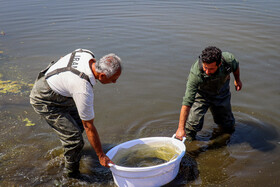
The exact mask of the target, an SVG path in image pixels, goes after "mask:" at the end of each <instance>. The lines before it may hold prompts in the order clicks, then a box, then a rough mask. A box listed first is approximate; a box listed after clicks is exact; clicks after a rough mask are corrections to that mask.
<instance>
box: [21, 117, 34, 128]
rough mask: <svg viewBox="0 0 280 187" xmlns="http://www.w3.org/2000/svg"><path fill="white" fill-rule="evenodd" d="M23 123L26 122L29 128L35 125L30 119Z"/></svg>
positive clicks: (24, 120)
mask: <svg viewBox="0 0 280 187" xmlns="http://www.w3.org/2000/svg"><path fill="white" fill-rule="evenodd" d="M22 121H23V122H26V124H25V126H27V127H30V126H34V125H35V123H32V121H30V119H28V118H24V119H23V120H22Z"/></svg>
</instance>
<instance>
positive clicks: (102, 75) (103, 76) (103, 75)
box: [99, 73, 107, 80]
mask: <svg viewBox="0 0 280 187" xmlns="http://www.w3.org/2000/svg"><path fill="white" fill-rule="evenodd" d="M99 77H100V80H104V79H106V78H107V76H106V74H105V73H100V74H99Z"/></svg>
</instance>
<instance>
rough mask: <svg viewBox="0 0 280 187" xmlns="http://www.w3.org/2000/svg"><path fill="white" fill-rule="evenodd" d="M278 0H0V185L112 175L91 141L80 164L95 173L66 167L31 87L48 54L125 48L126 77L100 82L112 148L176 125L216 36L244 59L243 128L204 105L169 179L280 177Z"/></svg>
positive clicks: (227, 181)
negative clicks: (225, 124)
mask: <svg viewBox="0 0 280 187" xmlns="http://www.w3.org/2000/svg"><path fill="white" fill-rule="evenodd" d="M279 7H280V2H279V1H278V0H268V1H261V0H246V1H245V0H244V1H233V0H229V1H221V0H212V1H207V0H205V1H197V0H188V1H183V0H174V1H163V0H155V1H149V0H142V1H135V0H132V1H125V0H118V1H112V0H109V1H99V0H96V1H94V2H92V1H88V0H85V1H83V3H81V2H78V1H65V0H62V1H58V2H50V1H41V0H29V1H20V0H13V1H3V2H1V7H0V17H1V18H3V19H1V26H0V65H1V66H0V165H1V167H0V186H114V184H113V178H112V174H111V172H110V170H109V169H108V168H104V167H102V166H100V164H99V161H98V158H97V156H96V155H95V153H94V151H93V150H92V149H91V148H90V145H89V143H88V142H86V145H85V148H84V150H83V157H82V160H81V166H80V170H81V172H82V173H83V174H85V175H86V176H87V177H86V178H87V180H85V181H79V180H74V179H68V178H66V177H64V176H63V174H62V169H63V164H64V159H63V157H62V148H61V144H60V142H59V139H58V137H57V136H56V134H54V133H53V132H52V129H50V128H49V126H48V125H47V124H46V122H45V121H44V120H42V119H41V118H39V116H38V115H37V114H35V112H34V111H33V109H32V108H31V106H30V104H29V99H28V95H29V91H30V84H33V82H34V80H35V77H36V75H37V73H38V72H39V71H40V70H41V69H43V68H44V67H46V66H47V65H48V63H49V62H50V61H52V60H57V59H58V58H59V57H61V56H63V55H65V54H66V53H69V52H71V51H72V50H74V49H76V48H80V47H82V48H88V49H90V50H92V51H93V52H94V53H95V56H96V57H97V58H100V57H101V56H103V55H105V54H107V53H110V52H114V53H116V54H118V55H119V56H120V57H121V58H122V60H123V62H124V71H123V74H122V75H121V77H120V79H119V80H118V82H117V84H114V85H101V84H99V83H98V84H97V85H96V86H95V88H94V90H95V113H96V119H95V120H94V121H95V126H96V128H97V129H98V132H99V135H100V138H101V141H102V146H103V149H104V152H107V151H108V150H109V149H111V148H112V147H114V146H116V145H117V144H120V143H122V142H125V141H128V140H132V139H137V138H143V137H155V136H165V137H171V136H172V135H173V134H174V133H175V131H176V129H177V125H178V119H179V112H180V111H179V110H180V105H181V102H182V96H183V95H184V91H185V84H186V79H187V75H188V72H189V69H190V67H191V65H192V63H193V62H194V61H195V60H196V58H197V56H198V55H199V54H200V52H201V50H202V49H203V48H205V47H206V46H208V45H217V46H218V47H219V48H221V49H222V50H224V51H229V52H232V53H233V54H234V55H235V57H236V58H237V59H238V60H239V61H240V67H241V79H242V81H243V89H242V91H241V92H235V91H234V89H232V106H233V113H234V115H235V118H236V128H235V131H234V132H233V133H232V134H231V135H230V134H224V133H222V132H219V129H218V128H217V126H216V125H215V124H214V122H213V119H212V116H211V114H207V115H206V116H205V124H204V128H203V130H202V131H201V132H199V133H198V136H197V140H196V141H194V142H191V143H186V148H187V153H186V155H185V157H183V159H182V162H181V166H180V171H179V173H178V176H177V177H176V179H175V180H174V181H172V182H171V183H170V184H168V185H167V186H190V185H197V186H215V185H221V186H226V185H228V186H245V185H246V186H279V185H280V179H279V176H280V171H279V167H280V158H279V154H280V137H279V134H280V112H279V108H280V105H279V101H278V100H279V93H280V87H279V68H280V64H279V60H278V59H280V53H279V47H280V35H279V30H280V24H279V20H280V13H279ZM34 15H36V16H34ZM3 33H5V34H3ZM232 78H233V77H232ZM231 87H232V88H234V87H233V81H232V80H231ZM27 124H32V125H27ZM85 139H86V137H85Z"/></svg>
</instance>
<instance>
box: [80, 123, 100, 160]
mask: <svg viewBox="0 0 280 187" xmlns="http://www.w3.org/2000/svg"><path fill="white" fill-rule="evenodd" d="M83 125H84V128H85V131H86V134H87V138H88V141H89V143H90V145H91V146H92V147H93V149H94V150H95V152H96V154H97V156H98V157H100V156H102V155H103V154H104V152H103V150H102V146H101V142H100V138H99V135H98V132H97V130H96V128H95V126H94V125H93V120H89V121H83Z"/></svg>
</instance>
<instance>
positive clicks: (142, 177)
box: [107, 135, 186, 187]
mask: <svg viewBox="0 0 280 187" xmlns="http://www.w3.org/2000/svg"><path fill="white" fill-rule="evenodd" d="M174 137H175V135H173V137H172V138H171V137H151V138H141V139H136V140H131V141H128V142H124V143H122V144H120V145H117V146H116V147H114V148H112V149H111V150H110V151H108V152H107V156H108V157H109V158H110V159H112V158H113V157H114V155H115V154H116V153H117V152H118V150H119V149H121V148H130V147H132V146H134V145H137V144H151V143H161V142H162V143H164V142H168V143H172V146H173V145H174V146H175V148H177V149H178V150H179V151H180V154H179V156H178V157H177V158H175V159H174V160H171V161H169V162H166V163H163V164H159V165H156V166H150V167H122V166H118V165H111V167H110V169H111V171H112V174H113V178H114V182H115V184H116V185H117V186H119V187H124V186H125V187H138V186H139V187H140V186H141V187H153V186H162V185H164V184H167V183H169V182H170V181H172V180H173V179H174V178H175V177H176V176H177V174H178V171H179V166H180V162H181V160H182V157H183V156H184V155H185V152H186V147H185V144H184V141H185V139H184V140H183V141H180V140H178V139H175V138H174Z"/></svg>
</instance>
